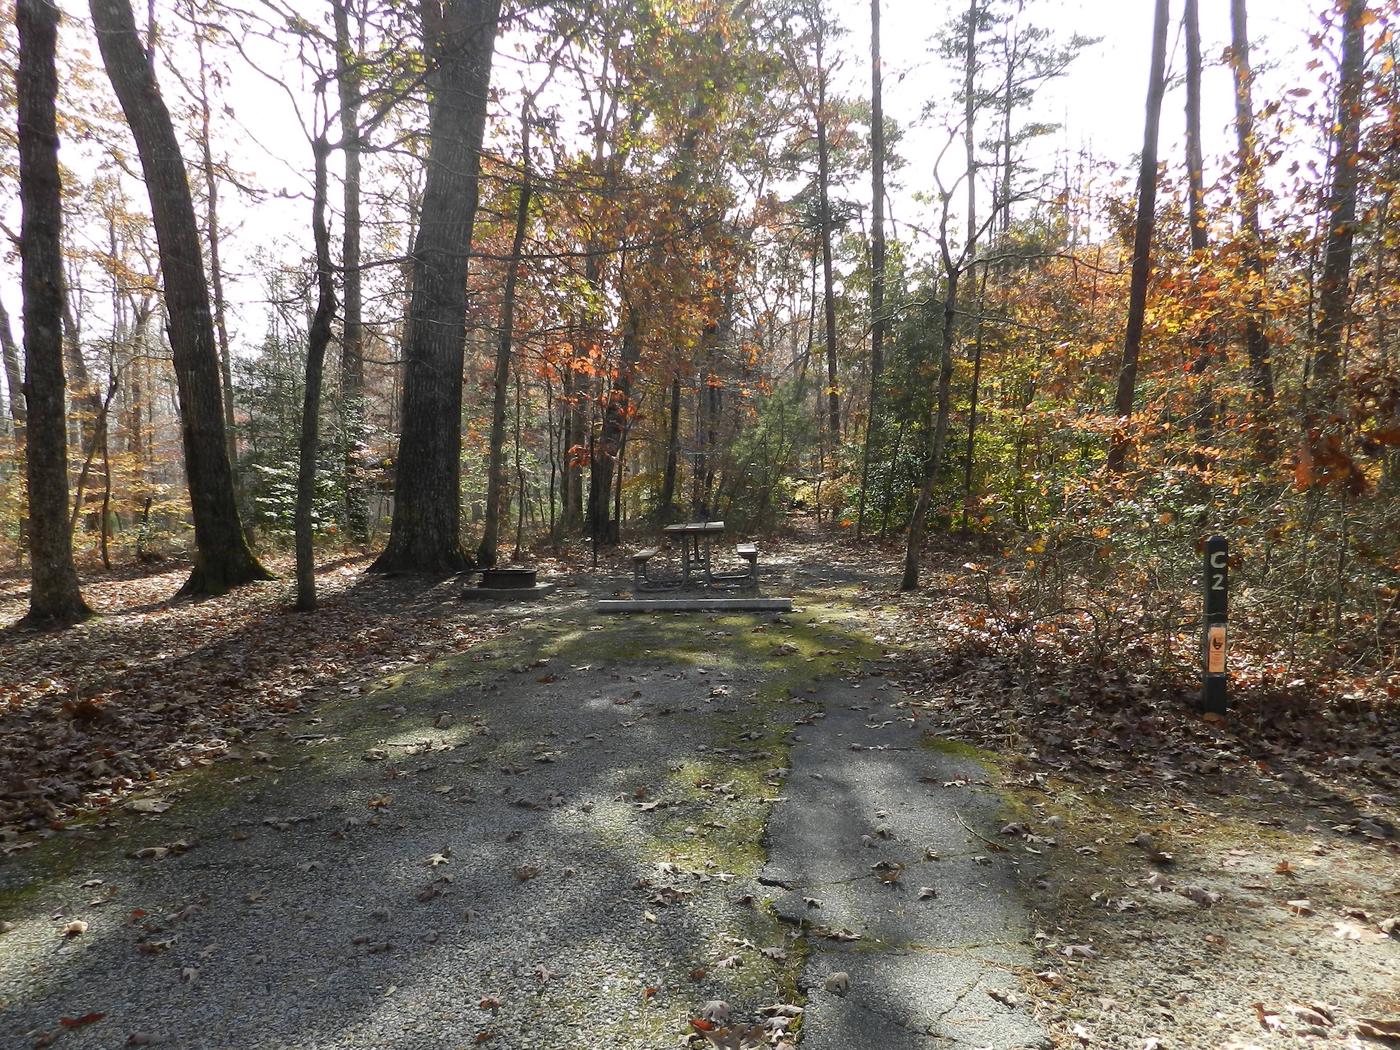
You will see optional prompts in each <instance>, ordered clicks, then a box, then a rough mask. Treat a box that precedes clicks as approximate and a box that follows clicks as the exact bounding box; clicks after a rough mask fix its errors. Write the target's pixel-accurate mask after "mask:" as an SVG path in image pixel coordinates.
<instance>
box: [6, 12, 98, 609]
mask: <svg viewBox="0 0 1400 1050" xmlns="http://www.w3.org/2000/svg"><path fill="white" fill-rule="evenodd" d="M15 20H16V22H18V24H19V68H18V71H17V73H16V77H15V88H16V95H17V108H18V115H19V194H20V208H21V216H20V269H21V284H22V287H23V290H24V363H25V376H24V393H25V400H26V403H27V407H28V412H29V418H28V440H27V442H26V443H25V465H26V468H27V470H28V475H29V555H30V558H29V562H30V589H29V613H28V615H27V616H26V617H25V622H26V623H29V624H33V625H35V626H67V625H68V624H72V623H76V622H77V621H79V620H82V619H84V618H85V617H87V616H89V615H91V610H89V609H88V607H87V603H86V602H84V601H83V596H82V593H81V592H80V591H79V589H78V573H77V570H76V569H75V568H74V567H73V544H72V534H71V533H70V531H69V529H68V437H67V431H66V429H65V428H66V418H65V417H66V412H65V407H64V384H63V300H64V280H63V233H62V231H63V201H62V190H61V186H60V182H59V174H58V121H57V116H56V113H55V110H56V105H55V100H56V98H57V96H58V72H57V69H56V64H55V55H56V53H57V48H58V8H57V7H55V6H54V5H53V4H52V3H49V2H48V0H18V3H17V4H16V5H15Z"/></svg>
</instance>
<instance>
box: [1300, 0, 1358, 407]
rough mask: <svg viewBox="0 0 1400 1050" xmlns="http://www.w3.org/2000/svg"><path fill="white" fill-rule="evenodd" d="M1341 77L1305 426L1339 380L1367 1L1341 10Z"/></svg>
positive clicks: (1353, 1)
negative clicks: (1311, 383)
mask: <svg viewBox="0 0 1400 1050" xmlns="http://www.w3.org/2000/svg"><path fill="white" fill-rule="evenodd" d="M1342 19H1343V21H1342V54H1341V80H1340V83H1339V85H1338V91H1337V119H1336V123H1335V124H1333V129H1334V131H1333V142H1332V185H1331V187H1330V189H1329V190H1328V194H1327V241H1326V246H1325V248H1324V249H1323V263H1322V281H1321V284H1320V287H1319V293H1318V318H1317V348H1316V351H1315V354H1314V356H1313V382H1314V389H1313V391H1312V392H1311V396H1310V398H1309V400H1310V408H1311V411H1310V413H1309V414H1310V416H1311V417H1312V418H1310V420H1309V424H1310V425H1315V424H1316V422H1317V419H1316V417H1317V415H1318V413H1320V412H1328V411H1331V410H1332V409H1333V408H1334V407H1335V405H1336V401H1337V398H1338V395H1339V393H1340V386H1341V380H1342V378H1343V372H1344V368H1343V362H1342V331H1343V329H1344V328H1345V326H1346V314H1347V307H1348V303H1349V302H1350V298H1351V254H1352V241H1353V240H1354V239H1355V236H1356V181H1357V153H1358V150H1359V148H1360V142H1361V116H1362V110H1363V107H1364V103H1363V100H1362V97H1361V92H1362V88H1363V81H1364V77H1365V72H1366V22H1367V20H1368V15H1367V10H1366V0H1346V3H1345V5H1344V7H1343V8H1342Z"/></svg>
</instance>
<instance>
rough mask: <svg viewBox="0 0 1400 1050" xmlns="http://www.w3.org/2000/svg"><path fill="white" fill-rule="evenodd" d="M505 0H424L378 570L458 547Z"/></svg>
mask: <svg viewBox="0 0 1400 1050" xmlns="http://www.w3.org/2000/svg"><path fill="white" fill-rule="evenodd" d="M500 9H501V0H445V2H444V3H443V5H442V7H441V10H440V11H438V10H436V9H435V4H434V3H432V2H431V0H425V2H424V11H423V20H424V25H423V34H424V41H425V43H426V44H427V50H428V51H429V63H430V64H429V68H430V70H431V72H430V74H429V87H430V89H431V90H432V92H433V104H432V112H431V117H430V120H429V147H428V176H427V182H426V185H425V187H424V191H423V209H422V217H421V219H420V221H419V225H418V236H417V238H416V241H415V244H414V248H413V293H412V299H411V300H410V303H409V308H408V318H407V320H406V323H405V333H404V350H403V358H404V380H403V412H402V418H403V424H402V432H401V434H400V436H399V449H398V456H397V458H396V460H395V483H394V520H393V525H392V527H391V530H390V533H389V543H388V546H387V547H386V548H385V550H384V553H383V554H381V555H380V556H379V558H378V559H377V560H376V561H375V563H374V565H373V566H372V568H373V569H374V570H375V571H378V572H432V573H442V572H457V571H460V570H462V569H467V568H470V567H471V559H470V558H469V557H468V556H467V554H466V552H465V551H464V550H463V549H462V537H461V516H462V511H461V502H462V365H463V358H464V353H465V342H466V305H467V304H466V284H467V257H468V255H469V254H470V252H471V239H472V224H473V222H474V220H475V218H476V207H477V199H478V194H479V190H480V187H479V184H478V178H477V175H478V172H479V170H480V163H481V138H482V132H483V129H484V127H485V124H486V106H487V89H488V88H489V86H490V80H491V59H492V52H493V51H494V48H495V41H496V31H497V21H498V19H499V16H500Z"/></svg>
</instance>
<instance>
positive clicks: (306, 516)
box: [295, 133, 335, 612]
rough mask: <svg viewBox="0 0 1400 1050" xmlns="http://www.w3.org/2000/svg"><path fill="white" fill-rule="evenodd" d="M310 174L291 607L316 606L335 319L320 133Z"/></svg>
mask: <svg viewBox="0 0 1400 1050" xmlns="http://www.w3.org/2000/svg"><path fill="white" fill-rule="evenodd" d="M311 149H312V154H313V158H314V160H313V163H314V170H315V177H314V179H313V181H312V200H311V237H312V240H313V241H314V242H315V245H316V313H315V314H314V315H313V316H312V318H311V326H310V328H309V329H308V331H307V337H306V389H305V391H304V394H303V400H302V407H301V443H300V446H299V449H298V452H299V457H298V464H297V503H296V512H295V528H296V555H297V601H296V607H297V608H298V609H300V610H301V611H303V612H311V611H312V610H314V609H315V608H316V552H315V547H314V545H313V542H312V541H313V536H312V512H313V510H314V506H315V502H316V457H317V455H318V454H319V453H320V422H321V378H322V376H323V375H324V374H325V363H326V347H327V346H329V345H330V342H331V323H332V321H333V320H334V319H335V278H334V276H333V270H332V263H331V235H330V231H329V230H328V229H327V227H326V195H327V185H326V184H327V175H326V157H327V155H328V154H329V153H330V144H329V143H328V142H327V141H326V137H325V134H324V133H322V134H320V135H318V136H317V137H316V140H315V141H314V142H313V143H312V144H311Z"/></svg>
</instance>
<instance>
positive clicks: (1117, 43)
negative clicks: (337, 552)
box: [0, 0, 1328, 349]
mask: <svg viewBox="0 0 1400 1050" xmlns="http://www.w3.org/2000/svg"><path fill="white" fill-rule="evenodd" d="M299 2H300V3H303V4H305V5H306V6H307V9H308V11H311V10H320V9H321V5H320V3H319V2H318V0H299ZM829 2H830V3H831V5H832V9H833V10H835V11H836V12H837V14H838V17H839V18H840V19H841V20H842V21H843V23H844V24H845V25H846V26H847V27H848V29H849V32H848V34H847V35H846V36H845V37H843V39H842V40H841V42H840V50H841V52H842V54H843V60H842V62H843V65H842V69H841V71H840V72H839V74H838V77H839V82H840V83H842V84H843V85H844V88H843V90H844V91H845V92H846V93H847V94H849V95H859V96H860V97H862V98H865V97H868V93H869V83H870V70H869V31H870V27H869V11H870V8H869V2H868V0H829ZM1327 2H1328V0H1251V3H1250V36H1251V39H1252V41H1253V58H1254V61H1255V64H1256V67H1257V70H1258V73H1259V76H1260V83H1259V85H1258V87H1257V88H1256V95H1255V103H1256V106H1259V105H1262V104H1263V103H1264V102H1265V101H1267V100H1268V99H1269V98H1271V97H1276V93H1277V92H1278V91H1281V90H1282V89H1283V88H1285V87H1287V86H1290V84H1291V82H1293V81H1295V80H1302V81H1305V82H1312V81H1313V79H1314V75H1313V74H1307V75H1305V74H1304V73H1303V70H1302V67H1303V65H1304V63H1306V61H1307V60H1308V59H1309V58H1310V57H1312V51H1311V49H1310V48H1309V47H1308V43H1307V36H1308V33H1309V32H1310V31H1312V30H1314V29H1315V27H1316V26H1317V16H1316V12H1317V11H1318V10H1320V9H1321V8H1322V7H1323V6H1324V5H1325V4H1327ZM882 3H883V6H882V11H883V15H882V47H883V52H884V64H885V70H886V75H885V111H886V113H887V115H888V116H889V117H891V118H892V119H894V120H896V121H897V122H898V123H899V124H900V125H901V126H902V127H904V128H905V129H906V138H905V140H904V142H903V144H902V146H901V152H902V153H903V154H904V156H905V157H906V159H907V161H908V164H907V166H906V167H905V168H904V170H903V171H902V172H900V173H899V174H898V175H897V176H894V178H893V179H892V184H891V196H892V199H893V218H894V219H895V220H896V222H899V223H909V222H915V223H924V222H927V220H928V216H927V214H926V213H921V207H920V205H918V204H917V203H916V201H915V199H914V194H915V193H917V192H924V191H927V190H929V189H930V188H931V186H932V180H931V178H930V169H931V165H932V163H933V158H934V155H935V154H936V152H937V150H938V148H940V147H941V145H942V144H943V142H944V140H945V139H946V132H944V131H942V130H941V125H939V124H938V123H937V121H936V119H935V120H933V121H924V120H923V118H922V117H921V114H922V112H923V111H924V109H925V107H926V106H927V105H928V104H929V103H930V102H932V103H933V105H934V108H935V109H936V110H941V109H943V108H944V107H946V106H950V105H951V102H952V99H951V86H952V85H953V83H954V81H955V80H956V79H957V78H958V74H957V73H956V71H951V70H947V69H944V68H943V67H942V63H941V59H940V58H939V57H938V56H937V55H936V54H935V53H934V52H933V50H932V48H931V46H930V41H931V40H932V39H933V37H934V35H935V34H936V32H937V30H938V29H939V27H940V26H942V25H945V24H947V23H948V22H949V20H950V19H952V18H953V17H955V15H956V14H957V13H960V12H962V11H964V10H965V9H966V0H882ZM62 6H63V7H64V8H65V9H66V12H67V15H68V19H67V22H68V24H67V25H66V26H65V29H64V31H63V32H64V36H63V37H62V38H61V40H62V41H64V42H65V43H66V44H67V45H68V46H72V42H73V41H74V40H75V39H76V38H78V37H80V36H82V35H86V34H85V32H83V31H81V30H80V27H79V26H77V25H75V24H74V23H75V22H86V20H87V11H86V4H85V3H82V2H80V0H63V2H62ZM136 6H138V7H140V8H144V5H142V4H137V5H136ZM162 6H164V5H162ZM1152 8H1153V4H1152V0H1026V9H1027V15H1026V17H1027V18H1029V19H1030V20H1031V21H1033V22H1035V23H1036V24H1038V25H1043V26H1048V27H1051V28H1053V29H1054V30H1055V31H1056V33H1057V34H1058V35H1059V36H1060V37H1061V38H1064V39H1068V38H1069V36H1071V35H1072V34H1073V33H1076V32H1077V33H1080V34H1084V35H1089V36H1101V37H1102V38H1103V39H1102V41H1101V42H1100V43H1099V44H1097V45H1095V46H1094V47H1092V48H1089V49H1088V50H1086V51H1085V52H1084V53H1082V55H1081V57H1080V58H1079V59H1078V60H1077V62H1076V63H1075V64H1074V65H1073V66H1072V67H1071V68H1070V71H1069V73H1068V75H1067V76H1066V77H1064V78H1063V79H1062V80H1060V81H1058V82H1057V83H1056V84H1054V85H1053V86H1052V87H1051V88H1050V89H1048V90H1046V91H1043V92H1042V93H1041V96H1040V97H1038V98H1037V100H1036V104H1035V107H1036V112H1035V114H1034V116H1035V118H1036V119H1039V120H1045V121H1052V122H1058V123H1060V124H1062V125H1063V128H1062V130H1061V131H1060V132H1059V133H1057V134H1055V135H1052V136H1049V137H1047V138H1046V139H1044V140H1042V141H1041V144H1040V145H1039V146H1038V147H1037V150H1038V152H1039V157H1038V158H1036V159H1038V160H1039V161H1041V162H1043V163H1047V164H1048V163H1049V162H1050V161H1051V160H1052V159H1053V157H1054V155H1055V154H1056V153H1057V152H1062V151H1067V152H1070V153H1078V152H1079V151H1080V150H1081V149H1085V150H1088V151H1089V152H1091V153H1092V154H1094V155H1095V156H1097V157H1099V158H1101V159H1103V160H1106V161H1109V162H1111V163H1112V164H1114V165H1117V166H1119V167H1121V168H1122V169H1123V170H1124V171H1128V170H1129V165H1130V163H1131V161H1132V159H1133V157H1134V155H1135V154H1136V153H1137V151H1138V150H1139V149H1140V148H1141V144H1142V120H1143V116H1142V111H1143V103H1144V99H1145V96H1146V81H1147V65H1148V51H1149V46H1150V41H1151V32H1152V28H1151V19H1152ZM1180 13H1181V2H1180V0H1172V19H1173V22H1172V29H1171V34H1170V38H1169V40H1170V46H1171V48H1172V51H1171V55H1170V65H1169V68H1170V70H1171V71H1172V72H1174V73H1178V74H1179V73H1180V71H1181V68H1182V53H1183V51H1182V41H1181V39H1180V32H1179V23H1180ZM143 15H144V10H142V11H141V12H140V14H139V15H138V21H141V20H142V16H143ZM1201 18H1202V36H1203V51H1204V54H1205V57H1206V62H1207V68H1206V72H1205V83H1204V86H1203V96H1204V109H1205V116H1204V133H1205V137H1206V155H1207V182H1208V183H1209V181H1210V178H1211V175H1212V172H1218V171H1219V170H1220V169H1219V165H1218V164H1213V163H1212V159H1211V158H1212V156H1219V155H1221V154H1223V153H1227V152H1228V151H1229V150H1230V149H1231V147H1232V132H1231V131H1230V121H1231V119H1232V105H1233V101H1232V99H1233V95H1232V92H1233V88H1232V85H1231V82H1230V73H1229V70H1228V68H1227V67H1225V66H1223V65H1222V64H1221V63H1220V62H1219V58H1220V55H1221V52H1222V50H1223V48H1224V47H1225V45H1226V44H1227V42H1228V40H1229V35H1230V27H1229V5H1228V3H1227V2H1226V0H1204V2H1203V3H1202V4H1201ZM93 51H94V58H95V57H96V54H95V47H94V49H93ZM233 61H234V62H235V63H236V61H237V60H236V59H234V60H233ZM498 67H499V68H498V72H500V73H501V74H502V76H501V78H500V82H501V83H503V84H509V83H512V82H514V81H515V80H516V79H517V76H518V74H517V73H516V72H515V67H513V65H512V64H511V63H509V62H508V61H506V62H500V63H498ZM507 70H509V71H510V72H509V73H508V74H507ZM172 81H173V77H171V76H169V75H168V74H167V75H165V76H163V77H162V82H163V84H164V85H165V87H166V90H167V91H171V90H172V89H173V83H172ZM101 86H104V87H105V85H101ZM227 100H228V102H229V103H230V104H231V106H232V108H233V110H234V113H235V116H236V119H237V121H238V125H237V126H232V127H231V126H230V123H229V120H228V118H226V117H223V116H218V117H217V119H218V120H219V121H220V124H221V126H220V127H218V128H216V135H217V136H218V137H220V138H221V139H222V143H223V148H225V149H228V150H229V152H230V153H231V159H232V160H233V163H234V164H235V166H236V167H239V168H241V169H243V170H245V171H250V172H252V173H253V175H254V177H255V179H256V181H258V182H260V183H261V184H262V185H264V186H265V187H267V188H268V189H269V190H270V191H273V192H274V193H276V192H277V191H284V192H290V193H293V194H296V195H298V197H299V196H300V195H301V194H303V193H304V192H305V191H306V188H307V184H306V178H307V174H308V172H309V167H310V164H309V151H308V147H307V146H306V143H305V140H304V138H303V137H302V136H301V133H300V132H299V130H298V128H297V125H296V123H295V119H294V117H293V115H292V112H291V109H290V106H289V104H288V102H287V100H286V97H285V96H284V95H283V94H281V92H280V90H278V89H274V88H272V87H271V86H269V85H268V84H267V83H266V82H265V81H263V80H262V79H261V78H259V77H258V76H257V75H256V74H253V73H249V72H243V71H239V70H238V69H237V67H236V66H235V72H234V76H233V78H232V84H231V89H230V90H229V92H228V99H227ZM1182 105H1183V96H1182V92H1181V91H1180V89H1179V88H1178V89H1176V90H1173V91H1171V92H1170V93H1169V94H1168V96H1167V99H1166V102H1165V105H1164V110H1163V120H1162V135H1161V143H1160V148H1159V155H1160V156H1161V157H1162V158H1163V159H1164V160H1167V161H1168V162H1169V163H1172V164H1179V163H1180V158H1181V155H1182V152H1183V147H1182V136H1183V123H1184V120H1183V116H1182ZM921 123H922V124H924V125H925V126H923V127H920V126H919V125H920V124H921ZM64 156H65V160H66V161H67V162H68V163H73V162H74V154H73V147H72V146H71V145H70V146H69V147H68V149H67V150H66V151H65V155H64ZM952 156H953V158H954V162H955V163H960V162H961V160H960V158H961V151H960V149H955V150H953V151H952ZM867 187H868V183H864V182H862V183H861V184H858V185H855V186H853V187H851V189H850V191H849V192H850V195H851V196H852V197H853V198H854V199H855V200H856V201H858V202H860V203H861V204H865V203H867V202H868V197H869V190H868V188H867ZM5 196H6V197H7V198H8V197H11V194H10V193H6V194H5ZM979 198H980V200H981V201H983V202H986V201H988V200H989V199H990V193H989V192H988V191H987V190H986V189H983V190H982V191H981V192H980V194H979ZM5 204H6V207H5V210H6V212H7V221H9V220H11V219H13V220H15V221H14V225H16V226H17V216H15V215H13V214H10V213H12V212H13V207H12V204H13V202H12V200H7V201H6V202H5ZM224 205H225V215H224V220H225V222H226V223H227V224H228V225H231V226H234V227H236V233H235V235H234V236H233V237H232V238H231V239H230V241H229V243H228V244H227V246H226V248H225V260H226V265H227V269H228V270H229V277H230V280H229V288H228V292H229V299H230V306H231V310H230V313H231V321H232V325H231V326H232V328H233V329H234V335H235V342H236V344H240V345H241V347H242V348H245V349H246V348H248V347H249V345H250V344H251V343H252V342H253V341H255V340H256V339H257V338H259V336H260V334H261V332H262V330H263V313H264V310H265V308H264V307H263V305H262V303H261V300H262V296H263V288H262V286H261V281H260V280H259V270H258V264H257V263H256V262H255V260H254V254H253V253H254V252H255V250H257V249H259V248H266V247H269V246H271V245H272V244H274V243H275V242H276V241H278V240H279V239H282V240H284V241H285V243H287V244H288V247H287V248H286V250H284V251H283V252H281V257H284V258H285V261H286V262H288V263H293V264H294V263H295V261H296V256H297V255H298V254H299V253H300V252H301V251H302V248H300V247H298V245H301V246H305V245H306V244H309V240H310V238H309V233H306V232H305V231H306V230H307V229H308V215H309V206H308V205H307V203H306V202H305V201H304V200H301V199H291V200H287V199H283V200H278V199H275V198H274V199H270V200H267V201H265V202H263V203H261V204H259V205H257V206H256V207H248V206H246V205H240V203H239V198H238V195H237V194H234V193H231V192H226V193H225V196H224ZM922 211H924V212H926V207H925V208H924V209H922ZM901 232H904V231H903V230H902V229H901ZM0 294H3V295H4V296H5V299H6V302H7V303H8V304H9V305H10V307H11V311H12V313H16V314H17V312H18V306H19V304H18V301H17V300H18V273H17V266H16V267H9V268H4V267H0ZM16 323H18V322H17V321H16ZM240 337H241V338H240Z"/></svg>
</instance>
